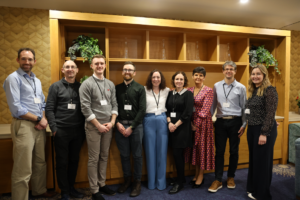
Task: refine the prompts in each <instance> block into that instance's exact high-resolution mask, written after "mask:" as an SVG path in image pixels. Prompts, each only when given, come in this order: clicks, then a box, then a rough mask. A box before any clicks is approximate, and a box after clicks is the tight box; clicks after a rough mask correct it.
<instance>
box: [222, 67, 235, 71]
mask: <svg viewBox="0 0 300 200" xmlns="http://www.w3.org/2000/svg"><path fill="white" fill-rule="evenodd" d="M224 71H235V69H234V68H229V69H228V68H226V69H224Z"/></svg>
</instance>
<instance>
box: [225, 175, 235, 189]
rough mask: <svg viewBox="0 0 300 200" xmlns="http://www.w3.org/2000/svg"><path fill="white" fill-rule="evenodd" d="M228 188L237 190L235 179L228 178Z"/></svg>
mask: <svg viewBox="0 0 300 200" xmlns="http://www.w3.org/2000/svg"><path fill="white" fill-rule="evenodd" d="M227 188H229V189H234V188H235V182H234V178H233V177H228V178H227Z"/></svg>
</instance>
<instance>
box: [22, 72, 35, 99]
mask: <svg viewBox="0 0 300 200" xmlns="http://www.w3.org/2000/svg"><path fill="white" fill-rule="evenodd" d="M24 78H25V79H26V81H27V82H28V83H29V85H30V86H31V88H32V89H33V92H34V96H35V97H36V85H35V81H34V78H33V79H32V80H33V84H34V88H33V87H32V85H31V83H30V82H29V81H28V80H27V78H26V77H25V76H24Z"/></svg>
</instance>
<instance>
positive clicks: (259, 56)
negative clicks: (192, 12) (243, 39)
mask: <svg viewBox="0 0 300 200" xmlns="http://www.w3.org/2000/svg"><path fill="white" fill-rule="evenodd" d="M248 55H249V56H250V66H251V67H254V66H255V65H256V64H257V63H264V64H265V65H266V68H269V66H270V65H274V69H275V71H276V72H277V73H278V74H280V71H279V69H278V67H277V66H278V62H277V60H276V59H275V58H274V56H273V55H272V54H271V53H270V52H269V51H268V50H267V49H265V48H264V45H262V46H259V47H256V46H251V50H250V51H249V53H248Z"/></svg>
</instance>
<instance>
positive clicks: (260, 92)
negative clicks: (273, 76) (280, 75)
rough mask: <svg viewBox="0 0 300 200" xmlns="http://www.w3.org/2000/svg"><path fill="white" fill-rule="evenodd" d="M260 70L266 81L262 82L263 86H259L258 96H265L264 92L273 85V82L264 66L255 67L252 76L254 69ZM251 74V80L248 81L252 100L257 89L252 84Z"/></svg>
mask: <svg viewBox="0 0 300 200" xmlns="http://www.w3.org/2000/svg"><path fill="white" fill-rule="evenodd" d="M256 68H258V69H259V70H260V71H261V72H262V73H263V75H264V79H263V81H262V84H261V86H259V88H258V91H257V96H263V94H264V91H265V90H266V89H267V87H268V86H270V85H271V82H270V80H269V76H268V70H267V68H266V67H265V66H264V65H262V64H257V65H255V66H254V67H253V68H252V70H251V74H252V71H253V70H254V69H256ZM251 74H250V78H249V81H248V98H251V97H252V94H253V91H254V89H255V88H256V86H255V84H254V83H253V82H252V80H251Z"/></svg>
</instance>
